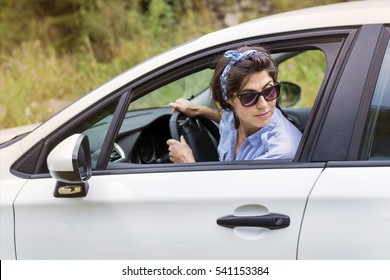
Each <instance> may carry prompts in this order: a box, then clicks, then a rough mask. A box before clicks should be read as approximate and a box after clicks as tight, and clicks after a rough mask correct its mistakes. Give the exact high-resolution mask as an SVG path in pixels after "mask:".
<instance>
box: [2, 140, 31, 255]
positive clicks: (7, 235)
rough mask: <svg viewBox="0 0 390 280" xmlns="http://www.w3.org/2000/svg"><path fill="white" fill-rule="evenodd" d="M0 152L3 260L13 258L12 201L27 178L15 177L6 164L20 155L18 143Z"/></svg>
mask: <svg viewBox="0 0 390 280" xmlns="http://www.w3.org/2000/svg"><path fill="white" fill-rule="evenodd" d="M0 154H1V159H2V163H1V165H0V167H1V168H0V171H1V173H0V178H1V183H0V206H1V209H0V238H1V240H0V242H1V243H0V244H1V250H0V259H2V260H4V259H15V246H14V213H13V203H14V200H15V198H16V196H17V194H18V193H19V191H20V190H21V189H22V187H23V185H24V184H25V183H26V182H27V180H25V179H21V178H18V179H15V176H14V175H12V174H11V173H10V172H9V167H10V166H9V164H6V162H12V160H13V158H14V157H15V156H16V157H20V156H21V155H22V151H21V149H20V146H19V145H18V144H16V145H12V146H11V147H9V148H8V150H7V153H3V150H0ZM7 167H8V169H7Z"/></svg>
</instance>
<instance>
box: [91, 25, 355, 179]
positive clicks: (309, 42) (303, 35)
mask: <svg viewBox="0 0 390 280" xmlns="http://www.w3.org/2000/svg"><path fill="white" fill-rule="evenodd" d="M355 33H356V28H354V27H353V28H329V29H321V30H315V31H313V30H310V31H303V32H302V31H301V32H293V33H289V34H277V35H273V36H267V37H265V38H264V37H261V38H256V39H247V40H245V42H246V43H248V44H245V45H249V43H250V44H261V45H263V46H265V47H266V48H268V49H269V50H271V52H286V51H301V50H308V49H319V50H322V51H324V53H325V55H326V59H327V69H326V73H325V76H324V78H323V81H322V84H321V87H320V89H319V92H318V94H317V98H316V101H315V102H314V105H313V108H312V109H313V110H317V107H318V106H319V105H320V104H322V105H324V103H325V102H329V100H327V99H329V98H328V97H324V96H323V92H324V87H325V86H326V85H327V83H328V80H329V79H330V78H331V74H332V73H334V72H335V71H339V70H340V68H341V67H335V63H336V62H338V59H337V57H338V56H339V55H340V53H341V52H342V49H344V48H348V47H349V44H350V43H351V42H352V40H353V38H350V37H351V36H352V37H353V36H354V34H355ZM348 38H349V40H348ZM291 42H294V43H295V44H294V46H292V45H291ZM241 45H243V43H242V42H241V41H240V42H239V43H237V42H233V43H231V44H229V45H224V46H220V47H216V48H215V49H213V50H210V51H209V53H207V52H203V53H201V54H199V55H200V56H202V57H201V58H199V60H195V59H194V60H192V61H186V65H187V66H186V69H183V68H181V67H180V66H181V65H183V62H182V61H181V62H178V64H176V67H173V70H172V71H171V72H170V71H167V72H164V71H163V70H162V71H163V72H162V73H161V75H160V76H159V75H158V74H159V73H158V72H156V73H153V74H154V75H155V76H153V75H152V77H150V78H149V79H153V85H150V84H152V83H147V80H149V79H148V78H145V79H146V80H145V81H143V83H140V85H139V86H134V87H133V88H132V91H133V93H134V95H133V96H134V97H135V98H138V97H140V96H143V95H144V94H146V93H147V92H149V91H152V90H154V89H155V88H158V87H160V86H163V85H165V84H167V83H170V82H172V81H174V80H176V79H179V78H181V77H183V76H185V75H189V74H191V73H194V72H196V71H199V70H201V69H203V67H205V66H206V65H210V61H215V59H210V57H214V58H216V57H218V56H219V55H221V54H222V53H223V52H224V51H226V50H227V49H231V48H236V47H239V46H241ZM336 45H337V47H336ZM332 49H333V50H332ZM328 53H332V57H329V56H328ZM195 61H196V62H195ZM194 62H195V63H194ZM191 63H192V66H191V67H188V65H191ZM173 65H174V64H172V65H171V66H173ZM194 66H195V68H194ZM335 68H336V70H335ZM145 85H146V86H145ZM319 100H322V103H321V102H320V101H319ZM313 115H314V114H310V118H309V121H308V124H307V126H309V125H311V124H310V123H311V120H312V119H313ZM308 131H310V129H306V130H305V132H304V135H303V137H302V138H304V137H305V135H306V134H309V133H308ZM306 137H307V135H306ZM303 143H304V141H301V144H300V146H299V148H298V151H297V154H296V157H295V159H294V160H292V161H291V160H267V161H262V160H254V161H234V162H197V163H192V164H191V163H190V164H185V165H183V164H173V163H170V164H147V165H141V166H137V165H131V167H128V168H124V169H110V170H96V171H95V174H108V173H123V172H124V173H129V172H131V173H133V172H134V173H138V172H141V173H143V172H167V171H169V172H172V171H185V170H195V169H196V170H210V168H211V169H212V170H214V169H217V170H220V169H222V170H229V169H251V168H259V166H261V168H272V166H273V167H274V168H275V167H277V168H291V167H292V166H295V167H308V166H313V167H318V166H323V164H321V163H318V164H317V163H314V164H308V163H309V161H308V160H304V159H303V158H302V156H301V152H302V150H303V147H304V145H303Z"/></svg>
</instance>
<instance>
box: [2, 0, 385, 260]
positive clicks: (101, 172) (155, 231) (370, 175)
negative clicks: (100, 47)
mask: <svg viewBox="0 0 390 280" xmlns="http://www.w3.org/2000/svg"><path fill="white" fill-rule="evenodd" d="M389 38H390V3H389V2H388V1H356V2H349V3H342V4H337V5H329V6H324V7H316V8H309V9H305V10H300V11H294V12H288V13H283V14H278V15H274V16H269V17H265V18H261V19H259V20H254V21H250V22H247V23H243V24H240V25H237V26H234V27H231V28H227V29H224V30H221V31H218V32H215V33H211V34H208V35H206V36H203V37H201V38H199V39H196V40H193V41H191V42H189V43H187V44H184V45H181V46H179V47H177V48H174V49H172V50H170V51H168V52H165V53H163V54H161V55H158V56H156V57H154V58H151V59H150V60H147V61H145V62H144V63H142V64H140V65H137V66H135V67H133V68H131V69H129V70H128V71H126V72H124V73H122V74H121V75H119V76H117V77H115V78H114V79H112V80H110V81H109V82H107V83H105V84H104V85H102V86H100V87H98V88H97V89H95V90H93V91H92V92H90V93H89V94H87V95H85V96H84V97H82V98H81V99H79V100H78V101H76V102H74V103H73V104H72V105H70V106H68V107H67V108H65V109H64V110H63V111H61V112H60V113H58V114H56V115H55V116H53V117H52V118H51V119H49V120H48V121H46V122H44V123H42V124H41V125H40V126H38V127H37V128H35V129H34V130H33V131H31V132H29V133H26V134H23V135H20V136H17V137H15V138H13V139H11V140H10V141H7V142H4V143H2V144H1V146H0V148H1V150H0V152H1V165H0V168H1V244H0V251H1V259H117V260H119V259H390V43H389ZM243 45H262V46H265V47H267V48H268V49H269V50H270V51H271V52H272V54H273V56H274V58H275V60H276V61H277V62H278V64H279V69H280V70H279V72H280V73H279V78H280V80H282V84H283V85H282V88H283V89H284V92H283V93H282V96H281V97H280V100H279V101H280V105H281V107H282V109H283V110H284V112H285V113H286V114H287V115H289V117H290V119H291V121H292V122H293V123H294V124H295V125H297V127H298V128H299V129H300V130H301V131H302V132H303V137H302V140H301V143H300V146H299V148H298V151H297V154H296V156H295V158H294V159H293V160H258V161H231V162H219V161H218V159H217V157H218V155H217V154H216V151H215V147H216V145H217V143H218V137H219V135H218V127H217V125H216V124H215V123H213V122H211V121H207V120H204V119H188V118H185V117H183V116H180V115H178V114H171V108H170V107H169V106H168V104H169V102H170V101H173V100H175V99H176V98H178V97H185V98H193V100H194V102H197V103H199V104H203V105H209V106H212V104H211V101H210V91H209V88H208V85H209V81H210V78H211V75H212V72H213V69H212V68H213V65H214V61H215V58H216V57H217V56H218V55H221V54H222V53H223V52H224V51H226V50H228V49H234V48H237V47H239V46H243ZM297 71H301V72H302V73H303V74H302V73H301V76H300V79H299V80H295V79H294V73H296V72H297ZM312 75H314V77H315V78H314V79H313V78H311V79H309V77H310V76H312ZM302 77H303V78H302ZM306 77H307V79H306ZM313 80H314V81H316V82H314V83H313ZM297 85H299V86H300V87H298V86H297ZM299 89H301V92H299ZM299 94H300V95H299ZM179 134H185V137H186V138H187V139H188V142H191V145H193V147H192V148H193V150H194V152H195V155H196V157H197V159H198V162H197V163H188V164H173V163H170V162H169V158H168V150H167V145H166V140H167V139H169V138H171V137H177V136H178V135H179Z"/></svg>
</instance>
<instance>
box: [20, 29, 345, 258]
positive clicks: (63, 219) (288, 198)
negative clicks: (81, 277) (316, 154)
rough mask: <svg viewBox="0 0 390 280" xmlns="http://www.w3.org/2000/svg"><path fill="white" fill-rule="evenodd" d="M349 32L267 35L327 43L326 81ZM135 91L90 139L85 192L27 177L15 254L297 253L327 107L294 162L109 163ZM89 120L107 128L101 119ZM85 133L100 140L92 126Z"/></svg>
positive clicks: (297, 44) (283, 47)
mask: <svg viewBox="0 0 390 280" xmlns="http://www.w3.org/2000/svg"><path fill="white" fill-rule="evenodd" d="M348 32H349V31H348ZM348 32H347V31H342V32H341V31H339V30H338V31H337V32H336V33H337V36H338V37H337V36H336V39H334V40H329V34H330V33H329V32H325V38H326V40H323V39H322V37H321V36H320V35H321V32H317V31H316V32H314V34H310V35H311V36H313V38H316V39H318V38H319V39H318V40H319V43H317V42H316V41H314V39H312V38H311V37H310V36H308V34H307V33H302V34H294V36H299V38H298V39H294V38H293V39H291V36H290V35H287V37H283V36H284V35H283V36H282V37H277V38H271V37H268V38H267V42H268V43H270V42H276V43H274V44H275V45H274V49H275V52H278V51H279V52H281V53H282V54H284V53H285V52H287V51H290V49H289V48H291V52H298V53H300V52H303V51H305V50H307V49H309V50H311V49H313V48H316V49H320V50H322V51H324V53H326V61H327V67H326V73H325V78H324V81H328V80H329V78H330V76H331V75H330V74H331V70H332V69H333V65H334V64H335V62H336V61H337V60H336V57H337V55H338V53H339V49H340V48H341V47H342V46H343V45H346V43H344V37H345V36H346V35H345V34H348ZM340 34H342V36H341V37H340ZM339 37H340V38H341V39H340V38H339ZM286 38H287V39H288V40H290V41H288V40H287V39H286ZM339 39H340V40H339ZM350 41H351V40H349V41H348V42H350ZM286 42H289V44H287V43H286ZM270 44H271V43H270ZM228 47H229V46H225V48H228ZM205 60H206V61H207V60H210V59H209V58H207V59H205ZM184 62H185V64H186V65H188V64H189V63H188V62H186V61H184ZM184 62H183V65H184ZM170 67H171V68H172V66H171V65H170ZM187 71H188V69H187ZM182 72H183V71H180V69H179V70H175V73H176V74H179V73H182ZM154 75H157V74H154ZM167 76H169V77H171V76H173V74H172V73H167V74H166V75H165V77H167ZM153 78H155V76H154V77H153ZM161 80H164V79H161ZM157 82H158V79H154V80H153V83H150V81H149V83H148V80H146V82H145V84H156V83H157ZM325 85H326V82H322V83H321V88H320V89H319V94H318V97H317V100H320V99H322V100H325V101H322V103H321V102H319V101H318V102H317V103H316V105H315V106H317V107H318V106H319V105H321V106H325V104H324V103H326V102H327V100H328V98H325V97H323V96H322V94H323V92H325V91H326V90H327V89H326V87H325ZM140 87H141V88H142V85H141V86H140ZM136 93H137V89H135V90H134V91H132V90H129V91H126V90H124V91H123V92H121V93H120V94H121V96H120V97H118V98H119V99H120V100H119V101H118V102H117V103H115V104H119V105H117V109H116V111H115V113H114V114H113V117H112V118H110V121H105V122H104V123H107V124H109V123H110V124H111V126H103V127H105V128H106V129H105V130H104V131H105V133H106V134H105V135H106V137H99V141H95V140H94V141H93V142H97V143H99V144H98V145H97V144H92V146H98V148H99V149H96V147H95V148H94V149H93V150H96V151H98V153H97V154H95V153H92V159H94V158H95V161H94V160H93V162H94V164H93V165H94V166H95V167H96V169H95V170H94V172H93V174H92V177H91V178H90V179H89V181H88V185H89V190H88V193H87V195H86V196H85V197H68V198H66V197H54V196H53V190H54V189H55V186H56V184H57V182H56V181H55V180H54V179H53V178H49V177H48V176H46V175H44V174H43V175H39V174H38V175H36V176H32V177H31V178H30V179H29V180H28V181H27V182H26V184H25V186H24V187H23V189H22V190H21V191H20V193H19V195H18V197H17V199H16V201H15V204H14V208H15V240H16V241H15V248H16V253H17V258H18V259H296V258H297V246H298V240H299V234H300V227H301V224H302V219H303V214H304V210H305V207H306V203H307V198H308V196H309V194H310V192H311V190H312V188H313V186H314V185H315V182H316V181H317V180H318V178H319V177H320V175H321V173H322V171H323V169H324V167H325V163H324V162H318V163H315V162H307V161H306V156H305V154H306V153H307V152H306V151H307V150H311V147H312V145H313V144H314V142H311V143H310V144H306V143H307V142H308V141H309V140H310V139H311V138H310V135H312V134H315V133H316V129H317V127H316V126H314V124H316V120H317V121H319V120H320V119H321V117H322V115H321V114H319V113H316V114H315V116H312V117H311V120H309V122H308V125H307V127H306V128H305V133H304V136H303V140H302V143H301V147H300V149H299V150H298V153H297V156H296V159H295V160H293V161H291V160H275V161H274V160H270V161H246V162H238V161H237V162H226V163H220V162H202V163H193V164H160V165H158V164H151V165H130V166H127V167H126V168H124V169H107V170H106V169H105V166H106V165H105V164H104V163H102V160H101V159H102V155H103V156H104V155H105V154H106V160H107V158H108V155H109V152H110V151H109V149H110V148H109V147H112V144H113V142H114V138H113V137H114V135H116V133H117V132H118V131H119V128H120V127H119V126H120V125H121V122H120V121H121V117H120V116H122V119H123V114H122V113H123V112H124V111H123V108H125V109H126V110H127V108H126V107H125V106H124V105H123V106H122V105H121V104H125V103H126V100H129V99H130V98H132V96H133V94H136ZM315 94H316V93H315ZM313 102H314V100H313ZM121 106H122V107H121ZM118 108H119V109H118ZM316 110H317V109H316V107H314V108H313V111H315V112H316ZM106 111H111V110H106ZM121 112H122V113H121ZM90 114H91V115H92V116H93V115H95V113H93V112H91V113H90ZM103 115H104V114H103ZM104 116H105V115H104ZM80 119H82V118H81V117H79V118H78V120H80ZM105 120H106V119H105ZM88 123H90V122H88ZM91 123H98V124H99V126H98V127H99V128H100V127H101V125H100V124H101V121H100V120H98V121H97V122H96V121H95V122H91ZM92 130H93V129H92ZM71 131H76V132H77V131H79V130H74V129H73V130H70V129H69V131H67V132H66V133H61V134H59V135H61V137H60V136H58V139H60V138H61V139H63V138H64V135H65V134H67V135H70V134H71V133H70V132H71ZM88 132H89V133H90V136H91V137H92V138H93V132H91V130H88ZM110 133H111V134H110ZM110 135H111V136H110ZM91 137H90V138H91ZM52 139H53V140H51V139H49V140H48V142H49V144H47V146H50V145H51V148H53V147H54V146H55V144H58V142H59V141H57V137H56V136H55V135H54V136H52ZM101 139H104V141H102V140H101ZM110 143H111V144H110ZM44 153H45V152H42V154H44ZM44 160H46V157H45V158H44Z"/></svg>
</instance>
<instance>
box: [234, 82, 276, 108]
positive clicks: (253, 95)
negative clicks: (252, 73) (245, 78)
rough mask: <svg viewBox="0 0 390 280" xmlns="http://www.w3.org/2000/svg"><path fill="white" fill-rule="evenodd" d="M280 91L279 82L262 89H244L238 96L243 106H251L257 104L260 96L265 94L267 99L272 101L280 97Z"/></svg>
mask: <svg viewBox="0 0 390 280" xmlns="http://www.w3.org/2000/svg"><path fill="white" fill-rule="evenodd" d="M279 93H280V84H279V83H277V84H275V85H273V86H271V87H267V88H266V89H264V90H262V91H243V92H240V93H237V95H236V96H237V97H238V98H239V99H240V101H241V104H242V106H244V107H250V106H253V105H255V104H256V103H257V102H258V101H259V98H260V96H263V97H264V99H265V100H267V101H272V100H275V99H276V98H278V96H279Z"/></svg>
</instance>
